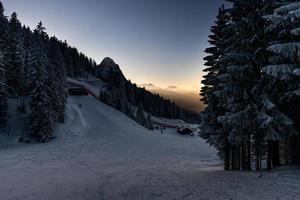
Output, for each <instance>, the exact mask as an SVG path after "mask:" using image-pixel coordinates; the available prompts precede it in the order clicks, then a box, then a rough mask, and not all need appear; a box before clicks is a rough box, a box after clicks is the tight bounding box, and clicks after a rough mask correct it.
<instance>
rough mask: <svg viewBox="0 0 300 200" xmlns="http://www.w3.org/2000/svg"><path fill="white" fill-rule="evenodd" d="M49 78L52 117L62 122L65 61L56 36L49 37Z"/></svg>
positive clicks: (64, 102)
mask: <svg viewBox="0 0 300 200" xmlns="http://www.w3.org/2000/svg"><path fill="white" fill-rule="evenodd" d="M49 59H50V65H49V74H50V76H49V78H50V79H51V80H52V82H53V84H51V86H50V87H51V91H50V92H49V93H50V94H49V96H50V97H51V103H52V109H53V113H54V118H55V119H57V120H58V121H59V122H64V118H65V117H64V116H65V115H64V113H65V104H66V97H67V95H66V72H65V62H64V59H63V55H62V53H61V50H60V48H59V46H58V41H57V39H56V38H51V39H50V49H49Z"/></svg>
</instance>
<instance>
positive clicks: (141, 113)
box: [136, 104, 146, 127]
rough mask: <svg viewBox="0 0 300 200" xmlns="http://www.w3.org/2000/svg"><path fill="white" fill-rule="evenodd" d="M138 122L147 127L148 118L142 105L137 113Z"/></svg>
mask: <svg viewBox="0 0 300 200" xmlns="http://www.w3.org/2000/svg"><path fill="white" fill-rule="evenodd" d="M136 121H137V123H139V124H140V125H142V126H144V127H146V118H145V113H144V109H143V106H142V104H140V105H139V106H138V108H137V112H136Z"/></svg>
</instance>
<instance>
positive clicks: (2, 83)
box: [0, 50, 7, 129]
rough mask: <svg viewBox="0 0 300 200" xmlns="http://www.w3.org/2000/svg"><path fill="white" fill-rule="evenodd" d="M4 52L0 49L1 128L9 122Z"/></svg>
mask: <svg viewBox="0 0 300 200" xmlns="http://www.w3.org/2000/svg"><path fill="white" fill-rule="evenodd" d="M3 57H4V56H3V53H2V51H1V50H0V129H2V128H5V127H6V124H7V84H6V70H5V66H4V60H3Z"/></svg>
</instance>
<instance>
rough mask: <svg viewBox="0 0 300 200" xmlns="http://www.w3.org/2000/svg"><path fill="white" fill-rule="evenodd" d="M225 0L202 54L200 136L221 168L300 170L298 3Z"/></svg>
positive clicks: (299, 20) (299, 34) (299, 41)
mask: <svg viewBox="0 0 300 200" xmlns="http://www.w3.org/2000/svg"><path fill="white" fill-rule="evenodd" d="M229 2H231V3H232V8H230V9H226V8H225V7H224V6H223V7H221V8H220V9H219V13H218V16H217V20H216V22H215V24H214V25H213V26H212V27H211V32H212V34H211V35H210V36H209V43H210V47H208V48H207V49H206V50H205V52H206V53H207V54H208V56H207V57H206V58H205V61H206V63H205V65H206V69H205V72H206V75H205V76H204V80H203V81H202V84H203V88H202V90H201V96H202V97H203V98H202V100H203V101H204V102H205V104H206V105H207V106H206V109H205V111H204V112H203V113H202V123H201V130H202V131H201V136H202V137H203V138H205V139H206V140H207V141H208V142H209V143H210V144H211V145H213V146H215V147H216V148H217V149H218V151H219V154H220V156H221V157H222V158H223V159H224V168H225V170H247V171H250V170H257V171H258V170H262V169H268V170H271V169H274V168H276V167H278V166H280V165H296V164H300V135H299V131H300V126H299V125H300V115H299V113H300V68H299V67H300V65H299V64H300V63H299V61H300V53H299V49H300V28H299V27H300V12H299V8H300V3H299V1H285V0H281V1H278V0H229Z"/></svg>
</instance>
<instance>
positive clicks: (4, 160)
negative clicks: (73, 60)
mask: <svg viewBox="0 0 300 200" xmlns="http://www.w3.org/2000/svg"><path fill="white" fill-rule="evenodd" d="M79 105H81V106H79ZM55 136H56V139H55V140H53V141H51V142H50V143H46V144H28V145H25V144H22V145H17V144H16V145H13V146H5V147H2V146H1V147H0V161H1V162H0V180H1V181H0V199H1V200H12V199H14V200H41V199H43V200H48V199H51V200H52V199H55V200H66V199H72V200H83V199H89V200H102V199H104V200H123V199H124V200H141V199H147V200H153V199H163V200H169V199H190V200H195V199H299V197H300V181H299V180H300V179H299V178H300V174H299V171H290V170H289V171H285V170H282V171H277V172H273V173H270V174H266V175H263V176H262V177H261V178H258V175H257V174H254V173H237V172H223V171H222V170H221V165H220V164H221V161H220V160H219V159H218V156H217V155H216V151H215V149H214V148H212V147H209V146H208V145H207V144H206V143H205V142H204V141H203V140H201V139H200V138H197V137H189V136H181V135H178V134H173V133H172V131H171V130H168V131H166V132H165V134H163V135H161V134H159V133H158V132H155V131H149V130H148V129H145V128H143V127H141V126H140V125H139V124H137V123H135V122H134V121H132V120H131V119H129V118H127V117H126V116H125V115H123V114H122V113H120V112H118V111H116V110H115V109H113V108H111V107H109V106H106V105H105V104H103V103H101V102H99V101H98V100H96V99H94V98H92V97H90V96H83V97H71V98H69V101H68V107H67V120H66V124H64V125H60V126H59V127H57V130H56V133H55ZM1 139H3V138H1ZM0 144H1V143H0ZM287 172H288V173H287Z"/></svg>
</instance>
